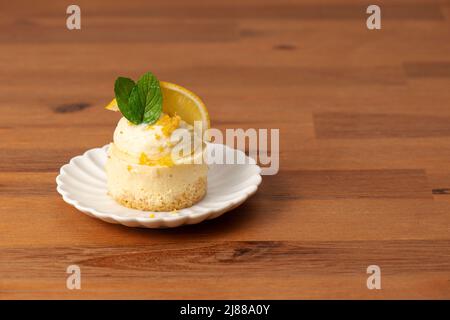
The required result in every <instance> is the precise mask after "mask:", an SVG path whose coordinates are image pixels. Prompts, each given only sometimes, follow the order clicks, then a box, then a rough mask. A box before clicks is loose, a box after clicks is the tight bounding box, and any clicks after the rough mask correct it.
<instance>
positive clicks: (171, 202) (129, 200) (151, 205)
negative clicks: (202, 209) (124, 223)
mask: <svg viewBox="0 0 450 320" xmlns="http://www.w3.org/2000/svg"><path fill="white" fill-rule="evenodd" d="M206 185H207V182H206V177H202V178H199V179H198V180H197V181H195V182H194V183H192V184H189V185H187V186H186V188H185V191H184V192H182V193H181V194H178V195H174V196H171V197H170V198H169V197H168V196H167V194H148V195H144V194H141V195H139V196H136V195H134V194H131V193H129V192H127V191H123V192H122V193H121V194H120V195H112V194H110V196H112V197H113V198H114V200H116V201H117V202H118V203H120V204H121V205H123V206H125V207H128V208H132V209H138V210H143V211H173V210H179V209H183V208H187V207H191V206H192V205H194V204H195V203H197V202H199V201H200V200H201V199H203V197H204V196H205V194H206Z"/></svg>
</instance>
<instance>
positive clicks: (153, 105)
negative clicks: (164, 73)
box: [128, 72, 162, 124]
mask: <svg viewBox="0 0 450 320" xmlns="http://www.w3.org/2000/svg"><path fill="white" fill-rule="evenodd" d="M128 103H129V105H130V106H132V108H133V109H135V110H142V118H141V122H142V121H143V122H145V123H148V124H152V123H154V122H156V121H157V120H158V119H159V117H160V115H161V112H162V93H161V88H160V86H159V81H158V79H157V78H156V77H155V76H154V75H153V74H152V73H151V72H147V73H146V74H144V75H143V76H142V77H141V78H140V79H139V80H138V82H137V84H136V86H134V87H133V89H132V90H131V93H130V98H129V101H128Z"/></svg>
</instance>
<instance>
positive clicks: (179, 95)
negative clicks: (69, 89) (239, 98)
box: [105, 81, 210, 131]
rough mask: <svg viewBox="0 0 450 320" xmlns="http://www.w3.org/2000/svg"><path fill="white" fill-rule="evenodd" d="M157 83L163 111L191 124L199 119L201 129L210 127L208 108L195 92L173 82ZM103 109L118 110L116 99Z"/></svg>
mask: <svg viewBox="0 0 450 320" xmlns="http://www.w3.org/2000/svg"><path fill="white" fill-rule="evenodd" d="M159 84H160V86H161V92H162V95H163V112H165V113H167V114H168V115H170V116H172V117H173V116H175V115H178V116H180V118H181V119H183V120H184V121H186V122H187V123H189V124H190V125H192V126H193V125H194V122H195V121H201V122H202V128H203V131H205V130H207V129H209V128H210V120H209V114H208V110H207V109H206V106H205V104H204V103H203V101H202V100H201V99H200V98H199V97H198V96H197V95H196V94H195V93H193V92H191V91H189V90H188V89H186V88H183V87H182V86H179V85H177V84H174V83H170V82H165V81H160V82H159ZM105 109H107V110H111V111H119V107H118V106H117V101H116V99H113V100H112V101H111V102H110V103H109V104H108V105H107V106H106V107H105Z"/></svg>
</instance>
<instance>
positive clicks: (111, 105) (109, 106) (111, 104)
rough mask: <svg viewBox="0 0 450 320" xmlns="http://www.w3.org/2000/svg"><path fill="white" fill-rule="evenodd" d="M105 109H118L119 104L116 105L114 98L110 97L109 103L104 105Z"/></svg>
mask: <svg viewBox="0 0 450 320" xmlns="http://www.w3.org/2000/svg"><path fill="white" fill-rule="evenodd" d="M105 109H106V110H111V111H119V106H118V105H117V101H116V98H114V99H112V100H111V102H110V103H108V105H107V106H106V107H105Z"/></svg>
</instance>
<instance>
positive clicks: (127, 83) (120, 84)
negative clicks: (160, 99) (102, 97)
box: [114, 77, 144, 124]
mask: <svg viewBox="0 0 450 320" xmlns="http://www.w3.org/2000/svg"><path fill="white" fill-rule="evenodd" d="M134 87H135V83H134V81H133V80H131V79H129V78H123V77H119V78H117V79H116V82H115V83H114V94H115V95H116V101H117V106H118V107H119V110H120V112H121V113H122V115H123V116H124V117H125V118H127V119H128V120H129V121H130V122H132V123H135V124H139V123H141V122H142V117H143V113H144V109H142V110H140V109H139V106H136V105H134V104H130V101H129V97H130V94H131V91H132V89H133V88H134Z"/></svg>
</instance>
